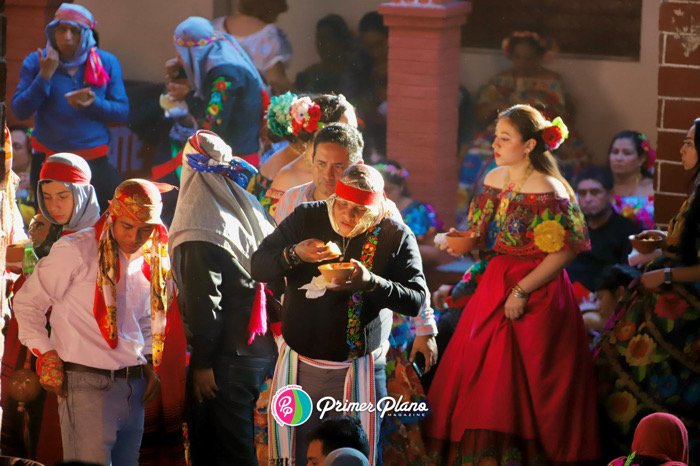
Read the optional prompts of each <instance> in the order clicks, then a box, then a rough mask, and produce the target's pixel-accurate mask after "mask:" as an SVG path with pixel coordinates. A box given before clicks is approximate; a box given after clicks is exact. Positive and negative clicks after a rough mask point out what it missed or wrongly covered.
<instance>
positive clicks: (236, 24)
mask: <svg viewBox="0 0 700 466" xmlns="http://www.w3.org/2000/svg"><path fill="white" fill-rule="evenodd" d="M236 4H237V5H236V6H237V12H236V13H234V14H232V15H229V16H220V17H218V18H215V19H214V21H213V24H214V29H215V30H216V31H218V32H225V33H228V34H231V35H232V36H233V37H235V38H236V40H237V41H238V43H239V44H241V46H242V47H243V49H245V51H246V52H247V53H248V55H249V56H250V59H251V60H253V64H254V65H255V67H256V68H257V69H258V71H259V72H260V74H261V75H262V76H263V79H265V82H266V83H267V85H268V86H269V87H270V90H271V91H272V94H273V95H278V94H283V93H285V92H287V91H289V90H292V88H293V84H292V82H291V81H290V80H289V78H288V77H287V72H286V68H287V66H289V62H290V61H291V59H292V45H291V43H290V42H289V39H288V38H287V35H286V34H285V33H284V31H283V30H282V29H280V28H279V27H277V26H276V25H275V24H274V23H275V22H276V21H277V18H278V17H279V15H280V14H282V13H284V12H285V11H287V9H288V6H287V2H286V0H239V1H237V2H236Z"/></svg>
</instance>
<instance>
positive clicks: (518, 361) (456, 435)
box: [428, 105, 600, 465]
mask: <svg viewBox="0 0 700 466" xmlns="http://www.w3.org/2000/svg"><path fill="white" fill-rule="evenodd" d="M567 134H568V130H567V128H566V127H565V126H564V124H563V122H562V121H561V119H556V120H555V121H553V122H548V121H547V120H546V119H545V118H544V117H543V116H542V114H541V113H540V112H539V111H537V110H536V109H534V108H533V107H530V106H528V105H516V106H514V107H511V108H509V109H507V110H506V111H504V112H503V113H501V115H500V116H499V119H498V123H497V125H496V139H495V141H494V143H493V149H494V151H495V159H496V163H497V164H498V165H499V167H498V168H496V169H494V170H493V171H491V172H490V173H489V174H488V175H487V176H486V179H485V180H484V186H483V188H482V189H481V190H480V192H479V193H478V194H477V196H476V197H475V199H474V201H473V202H472V206H471V210H470V214H469V230H470V231H471V232H474V233H478V234H479V235H480V239H479V240H478V246H479V247H480V248H482V249H485V250H486V254H484V255H483V256H482V257H483V258H484V260H482V261H481V262H480V263H478V264H477V265H475V266H474V268H473V269H472V272H474V273H473V274H472V273H470V272H468V273H467V275H470V280H476V281H478V286H477V287H476V291H475V293H474V295H473V296H472V297H471V299H470V300H469V302H468V304H467V306H466V308H465V309H464V311H463V313H462V316H461V317H460V321H459V324H458V326H457V329H456V331H455V333H454V336H453V337H452V339H451V341H450V343H449V345H448V347H447V350H446V351H445V354H444V355H443V359H442V361H441V363H440V365H439V366H438V369H437V373H436V374H435V378H434V380H433V383H432V386H431V387H430V392H429V394H428V402H429V405H430V408H431V410H432V411H433V416H432V417H431V418H430V419H429V420H428V422H429V424H428V437H429V441H430V443H429V448H430V450H431V452H432V453H433V455H435V457H436V458H435V460H436V461H439V460H440V456H441V455H442V457H443V458H442V459H446V460H447V462H446V463H445V464H467V463H473V464H509V462H516V463H518V464H539V463H540V462H541V463H542V464H567V465H574V464H577V465H581V464H599V463H596V460H597V459H599V458H600V451H599V440H598V423H597V419H596V415H595V412H596V410H595V408H596V400H595V381H594V379H593V370H592V364H591V356H590V352H589V350H588V341H587V337H586V333H585V330H584V327H583V322H582V319H581V313H580V312H579V309H578V306H577V305H576V300H575V297H574V294H573V290H572V287H571V282H570V281H569V279H568V276H567V275H566V272H565V271H564V267H565V266H566V264H567V263H568V262H569V261H571V260H572V259H573V258H574V256H575V255H576V254H577V253H578V252H580V251H583V250H587V249H589V248H590V241H589V239H588V232H587V229H586V223H585V220H584V217H583V214H582V213H581V211H580V209H579V207H578V204H577V203H576V198H575V196H574V192H573V190H572V189H571V187H570V186H569V185H568V183H567V182H566V181H565V180H564V179H563V178H562V176H561V174H560V173H559V169H558V167H557V163H556V161H555V160H554V157H553V156H552V154H551V153H550V151H551V150H553V149H555V148H556V147H558V146H559V145H560V144H561V142H563V140H564V138H565V137H566V136H567ZM476 270H481V271H482V276H481V277H480V278H477V277H476V275H477V273H476ZM472 275H474V276H473V277H471V276H472Z"/></svg>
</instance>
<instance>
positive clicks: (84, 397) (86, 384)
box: [15, 179, 173, 465]
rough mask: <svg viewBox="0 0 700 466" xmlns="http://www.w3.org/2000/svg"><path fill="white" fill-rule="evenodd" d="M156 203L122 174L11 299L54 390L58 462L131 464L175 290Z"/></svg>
mask: <svg viewBox="0 0 700 466" xmlns="http://www.w3.org/2000/svg"><path fill="white" fill-rule="evenodd" d="M161 210H162V202H161V196H160V193H159V191H158V188H157V187H156V186H155V185H154V184H152V183H150V182H148V181H145V180H138V179H133V180H127V181H124V182H123V183H122V184H120V185H119V186H118V187H117V190H116V191H115V193H114V198H113V199H112V201H111V203H110V207H109V210H108V211H107V212H106V213H105V214H104V215H103V216H102V217H100V219H99V220H98V221H97V223H96V224H95V226H94V227H91V228H86V229H84V230H81V231H79V232H77V233H74V234H71V235H68V236H65V237H63V238H61V239H60V240H59V241H57V242H56V243H55V244H54V246H53V248H52V249H51V253H50V254H49V255H48V256H46V257H45V258H43V259H42V260H41V261H39V263H38V264H37V266H36V268H35V271H34V274H33V275H32V276H31V277H30V278H29V280H28V281H27V283H26V284H25V285H24V287H23V288H22V289H21V290H20V292H19V293H18V294H17V296H16V297H15V310H16V313H17V320H18V322H19V338H20V340H21V341H22V343H23V344H25V345H26V346H27V347H28V348H30V349H31V351H32V352H33V353H34V354H35V355H36V356H37V357H38V359H37V365H36V367H37V373H38V375H39V379H40V382H41V385H42V387H44V389H46V390H47V391H50V392H53V393H56V394H57V395H59V397H60V399H59V416H60V419H61V437H62V441H63V455H64V459H65V460H78V461H82V462H87V463H98V464H114V465H119V464H124V465H134V464H137V462H138V455H139V447H140V445H141V438H142V434H143V426H144V406H145V405H147V404H148V403H150V402H151V401H152V400H153V399H154V398H155V397H156V396H157V395H158V393H159V388H160V380H159V378H158V375H156V373H155V371H154V366H158V365H159V364H160V360H161V358H162V354H163V345H164V339H165V324H166V316H167V312H168V310H169V308H170V307H171V305H172V298H173V295H172V293H173V288H172V283H171V280H170V263H169V258H168V252H167V243H168V235H167V231H166V229H165V227H164V226H163V224H162V222H161V219H160V213H161ZM51 306H53V311H52V314H51V336H50V338H49V336H48V334H47V331H46V316H45V313H46V310H47V309H48V308H49V307H51Z"/></svg>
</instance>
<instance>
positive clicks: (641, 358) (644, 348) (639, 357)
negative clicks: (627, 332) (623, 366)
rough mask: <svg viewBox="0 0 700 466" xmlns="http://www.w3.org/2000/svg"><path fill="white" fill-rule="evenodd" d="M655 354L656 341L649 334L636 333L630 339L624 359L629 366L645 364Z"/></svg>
mask: <svg viewBox="0 0 700 466" xmlns="http://www.w3.org/2000/svg"><path fill="white" fill-rule="evenodd" d="M654 354H656V342H655V341H654V340H652V339H651V337H650V336H649V335H637V336H636V337H634V338H632V340H630V343H629V345H628V346H627V351H625V359H627V364H629V365H630V366H645V365H647V364H649V363H650V362H651V358H653V357H654Z"/></svg>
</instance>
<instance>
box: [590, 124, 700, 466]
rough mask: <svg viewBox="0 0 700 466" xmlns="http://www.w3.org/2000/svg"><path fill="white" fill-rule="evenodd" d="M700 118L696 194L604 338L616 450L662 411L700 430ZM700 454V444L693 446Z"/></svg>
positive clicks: (692, 162) (604, 380)
mask: <svg viewBox="0 0 700 466" xmlns="http://www.w3.org/2000/svg"><path fill="white" fill-rule="evenodd" d="M698 144H700V119H698V120H695V122H694V124H693V126H692V127H691V128H690V130H689V131H688V134H687V136H686V137H685V140H684V142H683V146H682V147H681V151H680V152H681V162H682V164H683V168H684V170H686V171H687V172H691V173H692V180H691V183H692V188H691V191H690V196H689V198H688V199H687V200H686V201H685V202H684V203H683V205H682V206H681V208H680V211H679V212H678V214H677V215H676V216H675V217H674V218H673V219H672V220H671V222H670V223H669V226H668V233H664V232H660V231H657V230H652V231H654V232H656V233H658V234H663V235H664V237H665V241H664V244H663V247H662V250H663V254H662V255H661V256H659V257H657V258H656V259H654V260H653V261H651V262H650V263H649V264H647V266H646V269H645V271H644V274H643V275H642V277H641V279H640V280H639V281H638V282H637V283H636V284H634V286H633V287H632V288H630V289H629V290H628V292H627V293H626V294H625V296H624V297H623V298H622V305H621V306H620V307H619V308H618V309H617V313H616V314H615V316H614V318H613V320H611V321H610V322H609V323H608V325H607V326H606V330H605V331H604V333H603V334H602V337H601V339H600V340H599V341H598V342H597V345H596V351H597V355H596V359H595V361H596V362H595V366H596V370H597V373H598V394H599V397H600V401H601V409H600V412H601V413H602V415H601V428H602V431H603V432H602V433H603V438H604V440H605V442H606V444H605V445H604V447H605V449H606V454H607V455H608V456H609V457H615V456H619V455H620V454H623V453H624V454H627V452H629V450H628V445H629V444H630V442H631V440H632V430H633V429H632V428H631V426H634V425H635V424H636V423H637V422H639V420H640V419H642V418H643V417H644V416H646V415H648V414H650V413H652V412H654V411H664V412H668V413H671V414H674V415H676V416H678V417H679V418H680V419H681V421H683V423H684V424H685V425H686V426H687V427H688V432H689V434H690V435H689V437H690V438H699V437H700V364H699V361H700V247H699V246H700V229H699V228H698V226H699V225H700V195H699V194H700V179H699V178H698V173H699V172H700V163H698V150H697V147H698ZM690 448H691V450H690V457H691V459H692V460H693V461H695V462H696V463H697V462H698V461H699V460H700V448H699V447H698V446H697V445H695V448H693V445H692V444H691V446H690Z"/></svg>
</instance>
